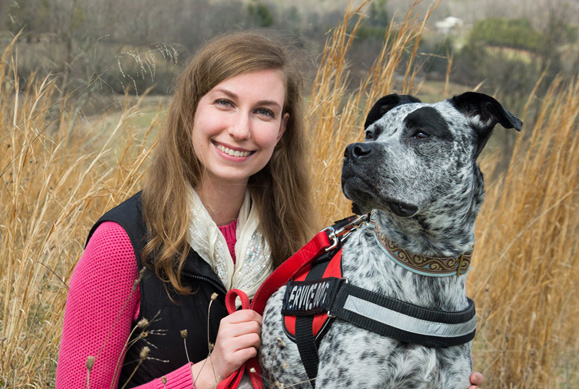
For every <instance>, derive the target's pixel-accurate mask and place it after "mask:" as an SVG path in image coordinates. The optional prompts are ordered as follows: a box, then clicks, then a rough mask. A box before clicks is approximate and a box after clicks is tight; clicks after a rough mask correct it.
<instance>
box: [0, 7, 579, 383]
mask: <svg viewBox="0 0 579 389" xmlns="http://www.w3.org/2000/svg"><path fill="white" fill-rule="evenodd" d="M436 4H437V3H434V4H433V7H434V6H436ZM365 5H366V4H364V5H363V6H362V7H361V8H360V9H356V10H351V11H350V12H348V14H347V15H346V17H345V19H344V21H343V23H341V24H340V25H338V26H337V27H336V28H335V29H334V30H333V31H332V32H331V34H330V35H329V36H328V42H327V44H326V47H325V51H324V55H323V57H322V58H321V64H320V66H319V71H318V75H317V78H316V80H315V83H314V87H313V90H312V93H311V98H310V103H309V104H310V105H309V108H310V109H309V112H308V116H307V119H308V122H309V125H310V129H311V134H310V136H311V138H312V143H313V145H315V147H313V148H312V149H313V150H314V155H313V161H312V176H313V178H314V181H315V182H316V191H315V193H314V196H315V202H316V203H317V205H318V207H319V210H320V212H321V214H322V216H323V219H324V223H328V222H330V221H331V220H334V219H337V218H341V217H343V216H346V215H348V214H350V209H349V208H350V205H349V202H348V201H347V200H346V199H345V198H344V197H343V196H342V195H341V192H340V180H339V177H340V165H341V160H342V153H343V150H344V147H345V145H346V144H348V143H350V142H352V141H357V140H360V139H361V137H362V130H361V126H362V123H363V120H364V115H365V113H366V112H367V110H368V109H369V108H370V105H371V104H372V102H373V101H375V100H376V99H377V97H379V96H381V95H383V94H385V93H389V92H392V91H396V92H398V93H405V92H413V93H415V94H417V95H419V85H416V84H417V83H416V82H415V77H416V69H417V68H416V66H415V65H414V62H415V61H414V59H415V56H416V53H417V48H418V46H417V45H418V42H419V40H420V37H421V35H422V34H423V32H424V22H425V20H426V18H428V16H429V15H427V17H426V18H418V17H416V15H415V14H414V12H413V11H410V13H409V14H408V15H407V17H406V19H404V20H403V21H402V22H401V23H400V24H399V25H396V26H393V27H392V28H393V30H392V31H389V32H387V33H386V34H385V36H386V37H393V38H390V39H389V40H388V41H387V42H386V44H385V45H384V49H383V51H382V52H381V53H379V54H378V56H377V59H376V63H375V64H374V66H373V67H372V69H371V70H370V72H369V73H368V76H367V77H366V79H365V80H364V81H363V82H362V83H361V84H360V85H359V86H358V88H355V89H356V90H355V91H354V92H349V91H348V90H349V89H348V88H350V90H351V87H352V85H349V75H348V66H347V62H346V61H345V59H344V58H346V55H347V51H348V48H349V46H350V44H351V39H353V37H354V36H355V34H356V29H357V26H359V25H360V23H363V15H362V14H361V12H362V11H363V9H364V8H363V7H364V6H365ZM394 32H396V33H394ZM16 55H17V53H15V52H14V51H13V48H12V47H8V48H7V50H6V51H5V52H4V53H3V56H2V60H1V62H0V185H1V188H0V386H3V387H4V386H9V387H50V386H52V385H53V382H54V371H55V367H56V363H57V361H56V358H57V353H58V345H59V337H60V330H61V324H62V317H63V310H64V304H65V299H66V294H67V282H68V280H69V277H70V274H71V271H72V269H73V267H74V265H75V263H76V261H77V260H78V258H79V257H80V255H81V252H82V249H83V245H84V239H85V236H86V233H87V232H88V229H89V228H90V226H91V225H92V223H93V222H94V221H95V220H96V219H97V218H98V217H99V216H100V215H101V214H102V213H103V212H104V211H105V210H106V209H108V208H110V207H111V206H112V205H113V204H117V203H118V202H120V201H122V200H123V199H124V198H126V197H128V196H129V195H130V194H132V193H133V192H135V191H136V190H137V189H138V187H139V181H140V178H141V175H142V172H143V164H144V163H146V160H147V156H148V154H149V152H150V150H151V147H149V146H146V145H147V144H148V142H145V141H144V140H143V138H142V134H143V133H144V134H145V135H146V134H148V133H149V132H150V131H154V130H155V129H156V128H157V126H158V121H159V115H160V114H161V113H160V111H159V114H158V115H157V116H156V117H155V118H154V119H153V120H152V122H151V124H150V126H149V127H148V128H146V129H145V130H144V132H136V129H135V128H134V127H133V124H132V123H133V121H131V120H130V119H131V117H133V116H134V115H137V114H139V112H140V108H139V104H138V103H137V105H134V106H131V105H126V106H125V108H124V109H123V110H122V115H121V117H120V119H118V121H117V122H116V123H115V124H114V125H113V126H112V127H111V128H108V127H109V126H105V125H104V124H100V123H99V122H97V123H96V124H95V123H92V124H91V125H90V126H86V125H81V124H80V123H79V121H78V120H76V115H77V113H78V110H76V109H74V108H68V104H69V101H66V98H65V100H60V97H59V93H58V91H57V87H56V85H55V84H54V82H53V79H52V78H51V77H47V78H43V79H37V78H35V77H34V75H33V76H32V77H31V78H30V79H29V80H28V82H27V83H26V85H27V86H26V89H24V90H22V88H21V86H20V85H19V84H18V77H17V71H16V69H15V66H14V63H15V61H14V59H13V58H14V56H16ZM396 74H399V75H400V74H401V75H404V79H403V81H397V79H396V77H395V75H396ZM417 92H418V93H417ZM578 92H579V90H578V86H577V82H575V83H573V84H571V85H569V86H568V85H564V84H563V83H562V82H556V83H554V84H553V85H552V87H551V89H550V91H549V93H547V94H546V95H545V96H531V97H530V104H537V105H538V107H539V108H538V111H537V112H538V113H537V114H536V115H534V117H533V118H530V117H525V116H526V115H523V119H524V120H525V121H527V122H531V121H534V122H535V123H536V124H535V125H534V126H533V127H534V128H530V127H528V126H526V127H525V128H524V134H531V133H532V136H531V137H529V136H527V137H523V136H519V138H518V143H517V147H516V149H515V152H514V156H513V163H512V164H511V166H510V167H509V170H508V171H506V172H505V173H504V174H503V175H502V176H501V178H500V179H499V180H496V181H495V182H493V183H490V185H489V188H488V196H487V200H486V203H485V206H484V209H483V211H482V213H481V216H480V219H479V221H478V223H477V247H476V250H475V260H474V265H475V270H474V271H473V272H472V273H471V275H470V276H469V290H470V294H471V295H472V297H474V299H475V301H476V302H477V307H478V312H479V323H480V324H479V331H478V335H477V338H476V339H475V352H474V353H475V354H474V358H475V368H476V369H477V370H479V371H482V372H483V373H484V374H485V380H486V385H485V386H486V387H513V388H514V387H518V388H522V387H525V388H543V387H553V386H559V387H572V386H573V385H576V384H577V383H578V382H579V377H577V370H578V368H577V366H578V361H579V356H578V355H577V349H578V346H579V344H578V341H577V340H576V339H577V338H578V337H577V331H578V328H579V319H578V318H579V312H577V311H578V306H577V303H576V301H577V297H578V296H577V290H576V287H575V285H578V281H579V274H578V263H577V234H578V233H579V228H578V226H577V221H576V220H577V219H578V218H577V216H578V215H577V206H576V204H577V202H578V201H577V200H579V199H578V191H577V181H578V176H577V142H578V140H577V130H578V124H577V121H578V119H577V112H576V111H577V110H576V107H577V106H578V105H579V104H578V103H579V93H578ZM441 93H442V92H441ZM441 97H443V96H441ZM519 114H520V113H519ZM531 119H533V120H531ZM70 128H73V131H69V130H70ZM101 132H105V133H106V135H103V134H101ZM95 138H104V141H103V142H95V141H94V139H95ZM101 144H102V146H98V147H97V145H101ZM495 161H497V158H493V156H492V155H491V156H490V157H489V158H487V159H485V161H484V163H483V171H485V172H487V173H490V172H491V171H492V170H493V169H494V166H495V163H496V162H495ZM489 175H490V174H487V176H489ZM566 385H567V386H566Z"/></svg>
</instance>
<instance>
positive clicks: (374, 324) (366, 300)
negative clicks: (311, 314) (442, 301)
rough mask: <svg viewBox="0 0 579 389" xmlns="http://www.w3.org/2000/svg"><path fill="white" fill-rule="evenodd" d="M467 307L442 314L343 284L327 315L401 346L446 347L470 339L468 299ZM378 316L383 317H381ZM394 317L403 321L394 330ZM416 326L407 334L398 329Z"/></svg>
mask: <svg viewBox="0 0 579 389" xmlns="http://www.w3.org/2000/svg"><path fill="white" fill-rule="evenodd" d="M467 299H468V298H467ZM468 304H469V305H468V308H467V309H465V310H463V311H459V312H444V311H439V310H434V309H429V308H423V307H419V306H417V305H414V304H410V303H406V302H403V301H399V300H396V299H393V298H390V297H387V296H383V295H381V294H378V293H375V292H371V291H368V290H366V289H362V288H359V287H357V286H354V285H352V284H348V283H344V284H343V285H342V287H341V289H340V291H339V292H338V296H337V298H336V300H335V302H334V305H333V307H332V309H331V310H330V314H331V316H333V317H336V318H339V319H341V320H345V321H347V322H350V323H352V324H354V325H356V326H358V327H362V328H365V329H367V330H368V331H372V332H375V333H377V334H380V335H383V336H387V337H390V338H394V339H398V340H399V341H402V342H409V343H414V344H420V345H423V346H427V347H450V346H456V345H459V344H464V343H467V342H469V341H471V340H472V339H474V335H475V332H476V319H475V316H476V311H475V307H474V302H473V301H472V300H471V299H468ZM383 308H384V309H383ZM381 312H383V313H384V314H383V315H382V316H381ZM397 313H400V314H401V315H400V316H401V317H402V318H403V319H405V321H404V322H402V323H401V322H400V321H398V322H397V323H395V325H396V326H394V325H391V324H392V323H390V322H389V321H390V318H391V317H393V316H395V314H397ZM416 319H418V320H416ZM416 324H418V327H419V331H415V332H410V331H405V330H403V329H401V327H402V328H406V329H408V328H410V327H412V325H416ZM431 328H435V330H431ZM433 334H438V335H442V336H437V335H433Z"/></svg>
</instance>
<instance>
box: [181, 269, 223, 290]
mask: <svg viewBox="0 0 579 389" xmlns="http://www.w3.org/2000/svg"><path fill="white" fill-rule="evenodd" d="M181 274H183V275H184V276H187V277H189V278H193V279H194V280H200V281H207V282H209V283H210V284H211V285H213V286H214V287H215V288H216V289H217V290H219V291H220V292H223V295H224V296H225V295H226V294H227V290H226V289H225V288H224V287H223V285H221V284H219V283H217V282H215V281H214V280H212V279H211V278H209V277H204V276H200V275H197V274H193V273H189V272H186V271H181Z"/></svg>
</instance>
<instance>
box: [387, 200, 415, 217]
mask: <svg viewBox="0 0 579 389" xmlns="http://www.w3.org/2000/svg"><path fill="white" fill-rule="evenodd" d="M387 204H388V208H390V210H391V211H392V212H393V213H394V214H395V215H396V216H400V217H410V216H412V215H414V214H415V213H416V212H418V207H417V206H416V205H412V204H408V203H403V202H401V201H388V203H387Z"/></svg>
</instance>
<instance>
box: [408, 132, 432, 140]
mask: <svg viewBox="0 0 579 389" xmlns="http://www.w3.org/2000/svg"><path fill="white" fill-rule="evenodd" d="M411 138H414V139H426V138H430V134H427V133H426V132H423V131H416V132H415V133H414V134H412V136H411Z"/></svg>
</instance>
